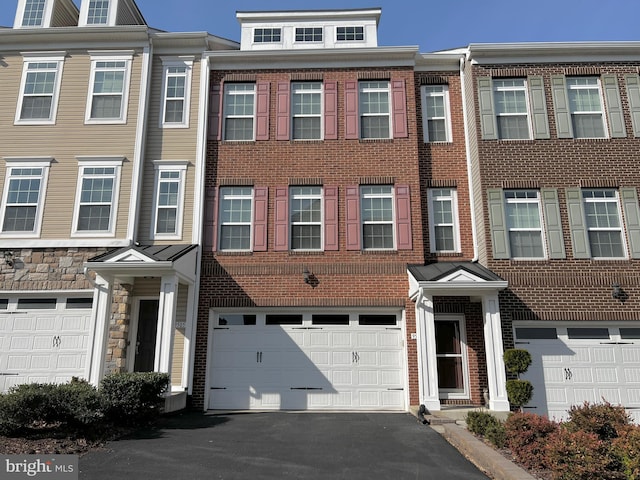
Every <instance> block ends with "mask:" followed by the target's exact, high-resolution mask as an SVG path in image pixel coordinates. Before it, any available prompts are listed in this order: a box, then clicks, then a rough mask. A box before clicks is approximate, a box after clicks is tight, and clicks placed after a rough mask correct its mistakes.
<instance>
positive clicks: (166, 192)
mask: <svg viewBox="0 0 640 480" xmlns="http://www.w3.org/2000/svg"><path fill="white" fill-rule="evenodd" d="M154 163H155V170H156V181H155V197H154V205H155V209H154V215H153V231H152V233H151V234H152V238H155V239H163V238H164V239H180V238H182V218H183V202H184V184H185V172H186V169H187V162H182V163H179V164H178V163H173V162H154Z"/></svg>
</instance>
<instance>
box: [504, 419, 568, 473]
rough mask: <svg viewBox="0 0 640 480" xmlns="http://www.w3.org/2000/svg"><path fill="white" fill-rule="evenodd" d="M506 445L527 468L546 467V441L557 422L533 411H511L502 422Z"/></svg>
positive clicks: (556, 428) (555, 429) (554, 429)
mask: <svg viewBox="0 0 640 480" xmlns="http://www.w3.org/2000/svg"><path fill="white" fill-rule="evenodd" d="M504 427H505V430H506V435H507V446H508V447H509V449H510V450H511V453H512V454H513V456H514V457H515V459H516V460H517V461H518V462H520V463H521V464H522V465H524V466H525V467H527V468H534V469H546V468H548V467H549V465H548V461H547V452H546V443H547V441H548V439H549V436H550V435H552V434H553V433H555V432H556V431H557V430H558V424H557V423H555V422H552V421H551V420H549V419H548V418H547V417H543V416H540V415H534V414H533V413H512V414H511V415H509V417H508V418H507V421H506V422H505V424H504Z"/></svg>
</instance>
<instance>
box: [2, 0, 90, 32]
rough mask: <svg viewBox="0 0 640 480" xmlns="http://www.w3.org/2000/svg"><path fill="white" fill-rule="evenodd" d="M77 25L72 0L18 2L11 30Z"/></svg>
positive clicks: (75, 9) (27, 0) (76, 11)
mask: <svg viewBox="0 0 640 480" xmlns="http://www.w3.org/2000/svg"><path fill="white" fill-rule="evenodd" d="M75 25H78V8H77V7H76V6H75V4H74V3H73V0H18V8H17V10H16V18H15V20H14V22H13V28H49V27H72V26H75Z"/></svg>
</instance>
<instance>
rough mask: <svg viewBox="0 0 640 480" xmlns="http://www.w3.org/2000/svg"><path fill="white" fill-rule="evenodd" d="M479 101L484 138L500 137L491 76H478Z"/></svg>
mask: <svg viewBox="0 0 640 480" xmlns="http://www.w3.org/2000/svg"><path fill="white" fill-rule="evenodd" d="M478 102H479V104H480V128H481V129H482V139H483V140H497V139H498V123H497V120H496V113H495V111H494V108H493V84H492V82H491V78H489V77H482V78H478Z"/></svg>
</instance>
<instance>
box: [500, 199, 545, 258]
mask: <svg viewBox="0 0 640 480" xmlns="http://www.w3.org/2000/svg"><path fill="white" fill-rule="evenodd" d="M515 190H519V189H517V188H508V189H504V190H503V192H502V195H503V199H504V204H505V213H506V206H507V205H508V204H509V203H534V199H533V198H509V199H508V198H506V196H505V193H506V192H508V191H515ZM523 190H526V191H531V192H533V191H535V192H536V194H537V197H536V199H535V203H537V204H538V216H539V218H540V241H541V242H542V256H541V257H516V256H514V255H513V252H512V251H511V232H537V231H538V229H534V228H511V226H510V225H509V220H508V219H506V222H507V223H506V227H507V241H508V242H509V258H510V259H512V260H518V261H519V260H545V259H547V258H549V252H548V249H547V238H546V231H545V230H546V229H545V225H546V224H545V221H544V209H543V208H542V196H541V195H540V190H538V189H535V188H525V189H523Z"/></svg>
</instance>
